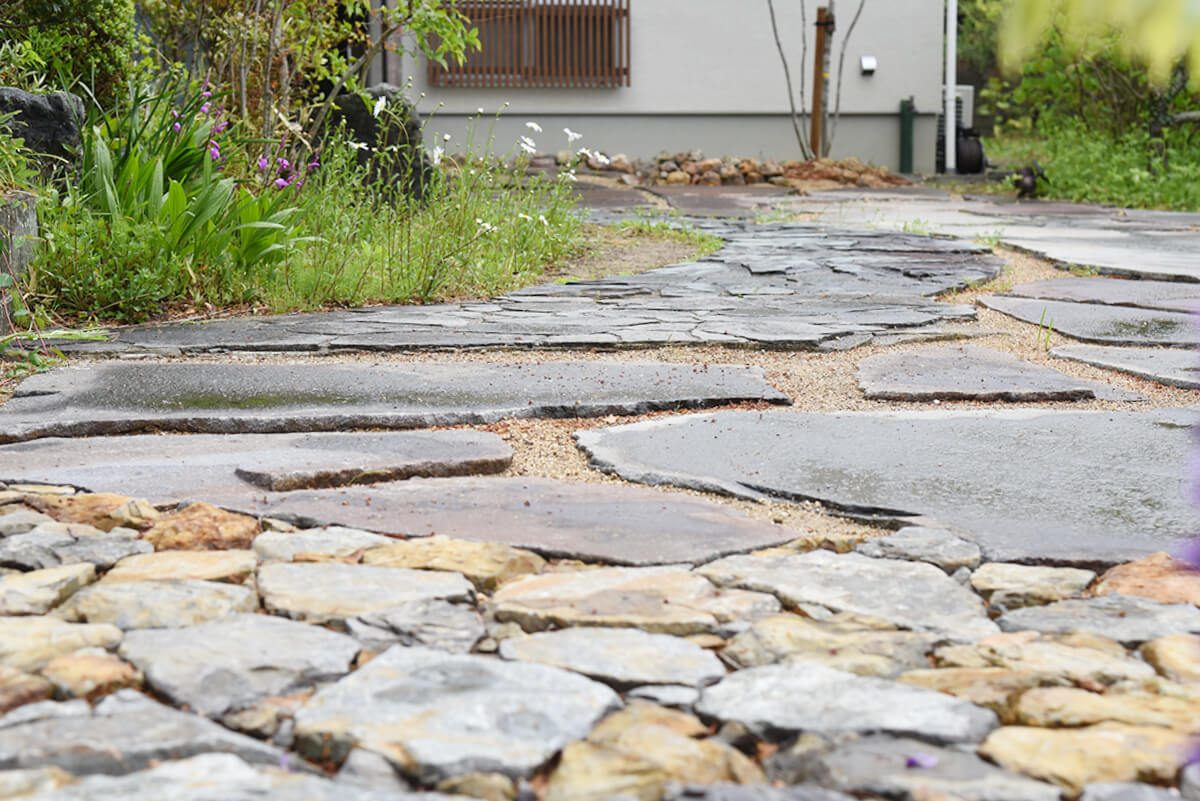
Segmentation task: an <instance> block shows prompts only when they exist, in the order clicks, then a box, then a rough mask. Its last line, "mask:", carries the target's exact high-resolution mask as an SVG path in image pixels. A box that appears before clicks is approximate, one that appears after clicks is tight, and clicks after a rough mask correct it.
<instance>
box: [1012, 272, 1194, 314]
mask: <svg viewBox="0 0 1200 801" xmlns="http://www.w3.org/2000/svg"><path fill="white" fill-rule="evenodd" d="M1006 294H1009V295H1013V296H1015V297H1019V298H1037V299H1041V300H1066V301H1072V302H1075V303H1100V304H1104V305H1107V306H1136V307H1138V308H1141V309H1160V310H1162V311H1173V312H1182V313H1184V314H1194V313H1195V312H1197V311H1200V284H1185V283H1180V282H1178V281H1114V280H1113V279H1111V278H1097V277H1081V276H1069V277H1068V276H1064V277H1062V278H1050V279H1046V280H1044V281H1034V282H1032V283H1028V284H1018V285H1017V286H1014V287H1013V288H1012V289H1010V290H1008V292H1007V293H1006Z"/></svg>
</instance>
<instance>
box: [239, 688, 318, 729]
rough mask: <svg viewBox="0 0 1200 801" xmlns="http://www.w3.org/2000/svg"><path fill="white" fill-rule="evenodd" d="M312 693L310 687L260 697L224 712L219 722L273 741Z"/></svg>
mask: <svg viewBox="0 0 1200 801" xmlns="http://www.w3.org/2000/svg"><path fill="white" fill-rule="evenodd" d="M312 694H313V691H312V688H308V689H306V690H303V691H301V692H298V693H292V694H291V695H273V696H269V697H267V698H261V699H259V700H257V701H255V702H254V703H252V704H251V705H250V706H247V707H243V708H241V709H238V710H236V711H234V712H227V713H225V714H224V715H223V716H222V717H221V723H223V724H224V725H225V726H227V727H228V728H230V729H233V730H235V731H240V732H244V733H245V734H250V735H253V736H254V737H258V738H259V739H262V740H272V741H273V742H274V741H275V740H276V738H277V735H278V734H279V732H280V730H281V728H282V727H283V726H284V725H285V724H287V723H289V722H291V721H292V719H293V718H295V716H296V710H297V709H299V708H300V707H301V706H303V705H304V702H305V701H307V700H308V699H309V698H311V697H312Z"/></svg>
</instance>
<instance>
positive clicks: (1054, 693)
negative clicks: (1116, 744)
mask: <svg viewBox="0 0 1200 801" xmlns="http://www.w3.org/2000/svg"><path fill="white" fill-rule="evenodd" d="M1105 721H1112V722H1113V723H1127V724H1129V725H1130V726H1164V727H1167V728H1173V729H1178V730H1180V731H1182V732H1190V731H1192V730H1193V729H1196V728H1198V725H1197V721H1200V696H1197V697H1195V698H1191V699H1182V698H1169V697H1162V696H1155V695H1146V694H1142V693H1139V694H1136V695H1135V694H1128V693H1115V692H1108V693H1105V694H1104V695H1098V694H1096V693H1092V692H1088V691H1087V690H1080V689H1078V688H1075V687H1044V688H1041V689H1033V690H1030V691H1029V692H1027V693H1025V694H1024V695H1022V696H1021V698H1020V700H1019V701H1018V702H1017V704H1016V722H1017V723H1020V724H1022V725H1026V726H1041V727H1043V728H1048V729H1060V728H1078V727H1080V726H1090V725H1092V724H1094V723H1104V722H1105Z"/></svg>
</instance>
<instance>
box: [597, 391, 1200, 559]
mask: <svg viewBox="0 0 1200 801" xmlns="http://www.w3.org/2000/svg"><path fill="white" fill-rule="evenodd" d="M1193 422H1194V414H1193V413H1191V412H1185V411H1182V410H1166V409H1164V410H1159V411H1152V412H1144V413H1126V412H1047V411H1041V410H1035V409H1020V410H1018V409H1011V410H1001V411H976V410H952V411H951V410H946V411H927V412H866V413H862V412H843V413H838V414H799V413H795V412H787V413H775V412H767V413H760V412H720V413H716V414H694V415H687V416H682V417H672V418H668V419H661V420H653V421H648V422H644V423H636V424H632V425H626V426H619V427H615V428H608V429H600V430H591V431H582V432H579V433H578V434H576V440H577V441H578V442H579V444H580V445H581V446H582V447H583V448H584V449H585V450H586V451H587V452H588V454H589V455H590V456H591V461H592V465H593V466H594V467H597V468H599V469H601V470H606V471H610V472H615V473H617V474H618V475H620V476H622V477H623V478H626V479H628V480H631V481H640V482H643V483H654V484H675V485H680V486H686V487H693V488H703V489H708V490H717V491H720V492H727V493H730V494H732V495H736V496H738V497H744V498H763V497H770V498H773V499H783V500H803V499H812V500H818V501H821V502H822V503H824V504H825V505H827V506H828V507H830V508H831V509H832V510H834V511H840V512H841V513H843V514H848V515H851V516H855V517H867V518H870V519H874V520H889V521H896V522H901V523H911V522H913V520H914V519H915V518H918V517H923V518H925V519H926V520H936V521H938V522H937V523H936V524H935V523H931V522H925V523H924V524H925V525H937V524H940V525H942V526H948V527H951V528H953V529H954V530H956V531H958V532H960V534H961V535H962V536H964V537H966V538H968V539H970V540H972V541H974V542H976V543H978V544H979V546H980V547H981V548H982V549H983V551H984V556H985V558H986V559H988V560H991V561H1008V562H1012V561H1017V562H1035V563H1037V562H1046V561H1052V562H1054V563H1057V564H1071V565H1074V566H1078V567H1099V566H1104V567H1108V566H1110V565H1111V564H1113V563H1116V562H1123V561H1129V560H1130V559H1136V558H1138V557H1141V556H1144V555H1146V554H1147V553H1153V552H1155V551H1160V550H1167V549H1169V548H1170V547H1171V546H1172V544H1173V543H1176V542H1179V541H1180V540H1182V539H1184V538H1187V537H1190V536H1191V535H1192V533H1193V532H1194V531H1195V527H1196V526H1195V511H1194V509H1193V508H1192V507H1191V504H1190V502H1189V501H1188V500H1187V497H1186V492H1185V491H1184V489H1183V478H1182V476H1183V472H1182V468H1181V467H1180V465H1183V464H1185V463H1186V461H1187V459H1188V458H1189V455H1190V453H1191V450H1192V447H1193V444H1192V441H1191V436H1190V434H1189V430H1188V429H1189V427H1190V426H1191V424H1192V423H1193ZM798 454H800V455H801V456H799V457H798V456H797V455H798ZM1014 464H1019V465H1021V469H1020V470H1014V469H1013V465H1014ZM1047 476H1054V480H1053V481H1048V480H1046V477H1047ZM1130 509H1136V510H1137V514H1136V522H1135V521H1132V520H1131V518H1130V517H1129V516H1128V510H1130Z"/></svg>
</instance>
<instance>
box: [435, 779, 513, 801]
mask: <svg viewBox="0 0 1200 801" xmlns="http://www.w3.org/2000/svg"><path fill="white" fill-rule="evenodd" d="M437 791H438V792H439V793H446V794H448V795H460V796H466V797H467V798H480V799H483V801H513V799H514V798H516V797H517V783H516V782H514V781H513V780H512V779H510V778H509V777H507V776H505V775H504V774H503V773H467V774H464V775H462V776H452V777H450V778H449V779H446V780H444V781H442V782H441V783H439V784H438V786H437Z"/></svg>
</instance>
